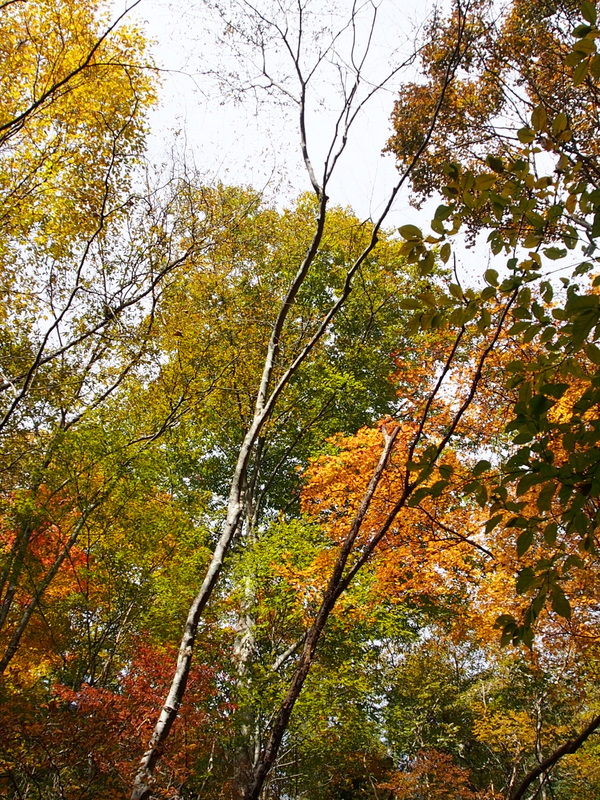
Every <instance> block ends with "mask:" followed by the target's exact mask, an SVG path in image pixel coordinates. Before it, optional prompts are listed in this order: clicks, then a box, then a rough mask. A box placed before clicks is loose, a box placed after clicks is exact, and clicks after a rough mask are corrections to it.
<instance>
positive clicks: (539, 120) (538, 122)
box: [531, 106, 548, 131]
mask: <svg viewBox="0 0 600 800" xmlns="http://www.w3.org/2000/svg"><path fill="white" fill-rule="evenodd" d="M547 123H548V115H547V114H546V109H545V108H544V106H536V107H535V108H534V109H533V113H532V114H531V126H532V127H533V130H534V131H543V130H544V128H545V127H546V125H547Z"/></svg>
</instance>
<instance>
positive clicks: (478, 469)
mask: <svg viewBox="0 0 600 800" xmlns="http://www.w3.org/2000/svg"><path fill="white" fill-rule="evenodd" d="M491 468H492V465H491V464H490V462H489V461H486V460H485V459H482V460H481V461H478V462H477V464H475V466H474V467H473V477H475V478H478V477H479V476H480V475H483V473H484V472H487V471H488V470H490V469H491Z"/></svg>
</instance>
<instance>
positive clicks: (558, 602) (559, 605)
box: [552, 584, 571, 619]
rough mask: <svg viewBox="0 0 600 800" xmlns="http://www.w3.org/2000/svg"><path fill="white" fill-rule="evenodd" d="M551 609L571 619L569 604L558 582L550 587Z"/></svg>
mask: <svg viewBox="0 0 600 800" xmlns="http://www.w3.org/2000/svg"><path fill="white" fill-rule="evenodd" d="M552 611H554V612H555V613H556V614H558V615H559V617H563V618H564V619H571V604H570V603H569V601H568V600H567V598H566V596H565V593H564V592H563V590H562V588H561V587H560V586H559V585H558V584H554V586H553V587H552Z"/></svg>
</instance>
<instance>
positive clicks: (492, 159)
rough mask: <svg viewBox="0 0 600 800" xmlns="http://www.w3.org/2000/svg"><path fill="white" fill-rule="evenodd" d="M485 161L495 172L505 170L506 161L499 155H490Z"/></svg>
mask: <svg viewBox="0 0 600 800" xmlns="http://www.w3.org/2000/svg"><path fill="white" fill-rule="evenodd" d="M485 161H486V164H487V165H488V167H491V169H493V170H494V172H498V173H502V172H504V162H503V161H502V159H501V158H498V157H497V156H488V157H487V158H486V160H485Z"/></svg>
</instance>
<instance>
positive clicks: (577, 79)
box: [573, 59, 589, 86]
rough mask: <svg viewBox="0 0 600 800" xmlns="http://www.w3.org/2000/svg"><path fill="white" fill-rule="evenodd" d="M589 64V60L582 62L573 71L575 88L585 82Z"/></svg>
mask: <svg viewBox="0 0 600 800" xmlns="http://www.w3.org/2000/svg"><path fill="white" fill-rule="evenodd" d="M588 68H589V63H588V60H587V59H585V60H584V61H581V62H580V63H579V64H578V65H577V66H576V67H575V69H574V70H573V84H574V85H575V86H579V85H580V84H582V83H583V81H584V80H585V76H586V75H587V73H588Z"/></svg>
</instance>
